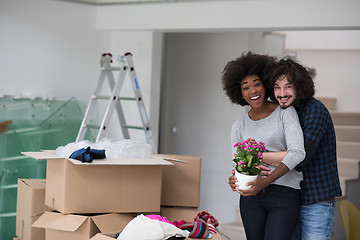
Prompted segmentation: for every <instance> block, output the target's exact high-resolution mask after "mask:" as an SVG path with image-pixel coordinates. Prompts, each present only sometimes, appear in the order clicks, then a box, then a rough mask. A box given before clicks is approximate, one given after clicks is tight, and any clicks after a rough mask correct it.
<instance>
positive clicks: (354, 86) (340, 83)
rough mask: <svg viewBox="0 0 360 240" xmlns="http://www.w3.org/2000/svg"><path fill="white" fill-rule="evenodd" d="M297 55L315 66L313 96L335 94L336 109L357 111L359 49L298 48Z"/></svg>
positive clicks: (310, 65) (359, 77)
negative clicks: (314, 90) (310, 49)
mask: <svg viewBox="0 0 360 240" xmlns="http://www.w3.org/2000/svg"><path fill="white" fill-rule="evenodd" d="M297 59H299V61H300V62H301V63H302V64H303V65H305V66H308V67H312V68H315V69H316V77H315V78H314V82H315V89H316V93H315V95H316V96H319V97H335V98H336V99H337V102H336V104H337V105H336V108H337V110H339V111H343V112H360V105H359V104H358V100H357V96H358V94H359V90H360V68H359V65H360V50H354V51H344V50H338V51H337V50H332V51H331V50H330V51H329V50H327V51H326V50H312V51H309V50H299V51H297Z"/></svg>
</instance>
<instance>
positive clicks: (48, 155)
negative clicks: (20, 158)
mask: <svg viewBox="0 0 360 240" xmlns="http://www.w3.org/2000/svg"><path fill="white" fill-rule="evenodd" d="M21 153H22V154H24V155H26V156H29V157H31V158H34V159H38V160H40V159H47V160H55V159H67V160H69V161H70V162H72V163H73V164H76V165H128V166H132V165H142V166H143V165H152V166H154V165H160V166H166V165H173V164H172V163H171V162H168V161H166V160H164V159H163V158H161V157H151V158H146V159H125V158H124V159H118V158H117V159H113V158H104V159H94V160H93V161H92V162H91V163H83V162H81V161H79V160H77V159H71V158H62V157H59V156H56V155H55V153H54V152H53V151H42V152H21Z"/></svg>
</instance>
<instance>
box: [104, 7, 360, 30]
mask: <svg viewBox="0 0 360 240" xmlns="http://www.w3.org/2000/svg"><path fill="white" fill-rule="evenodd" d="M358 9H360V1H356V0H342V1H327V0H318V1H311V0H306V1H287V0H258V1H229V0H228V1H206V2H198V1H194V2H191V1H185V2H169V3H158V4H137V5H134V4H132V5H117V6H116V5H115V6H101V7H99V8H98V11H97V13H98V21H97V27H98V28H99V29H123V30H157V31H193V32H194V31H224V30H230V31H231V30H238V29H241V30H247V31H248V30H269V29H272V30H274V29H276V30H280V29H282V30H289V29H290V30H294V29H302V30H304V29H321V28H322V29H342V28H345V29H349V28H357V29H359V26H360V16H359V14H358V12H359V11H358Z"/></svg>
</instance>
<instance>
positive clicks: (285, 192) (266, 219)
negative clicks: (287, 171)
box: [240, 184, 300, 240]
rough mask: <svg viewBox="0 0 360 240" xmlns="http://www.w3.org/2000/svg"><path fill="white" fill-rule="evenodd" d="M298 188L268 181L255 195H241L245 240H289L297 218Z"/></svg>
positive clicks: (298, 204)
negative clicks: (266, 185)
mask: <svg viewBox="0 0 360 240" xmlns="http://www.w3.org/2000/svg"><path fill="white" fill-rule="evenodd" d="M299 208H300V190H297V189H293V188H290V187H285V186H280V185H275V184H271V185H270V186H268V187H267V188H265V189H264V190H262V191H261V192H259V193H258V194H257V195H256V196H249V197H243V196H241V197H240V213H241V218H242V221H243V224H244V228H245V234H246V238H247V239H248V240H264V239H265V240H274V239H276V240H289V239H290V238H291V236H292V233H293V231H294V228H295V226H296V222H297V219H298V214H299Z"/></svg>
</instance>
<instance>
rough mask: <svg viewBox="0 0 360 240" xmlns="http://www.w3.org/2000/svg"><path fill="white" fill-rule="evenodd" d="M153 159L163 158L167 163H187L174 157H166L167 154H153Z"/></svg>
mask: <svg viewBox="0 0 360 240" xmlns="http://www.w3.org/2000/svg"><path fill="white" fill-rule="evenodd" d="M151 157H153V158H155V157H158V158H161V159H163V160H166V161H173V162H181V163H186V161H184V160H181V159H178V158H174V157H173V156H170V155H166V154H152V155H151Z"/></svg>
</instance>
